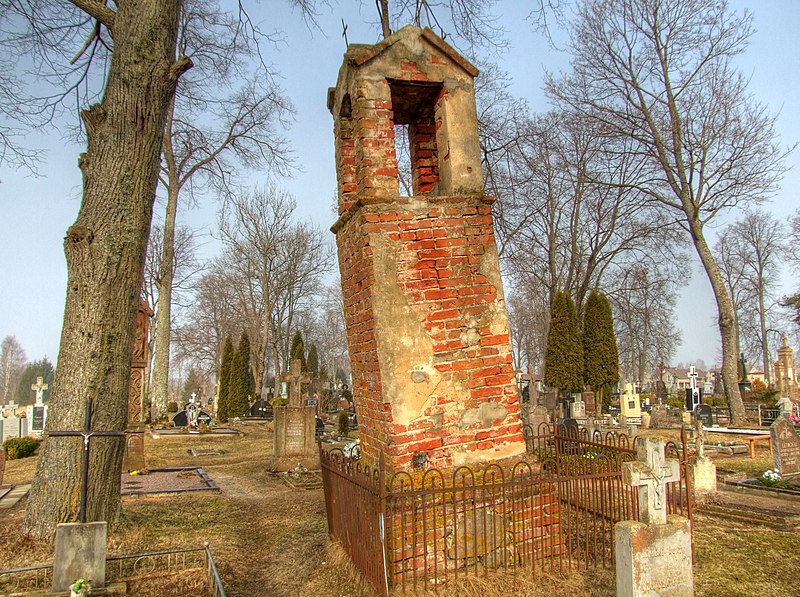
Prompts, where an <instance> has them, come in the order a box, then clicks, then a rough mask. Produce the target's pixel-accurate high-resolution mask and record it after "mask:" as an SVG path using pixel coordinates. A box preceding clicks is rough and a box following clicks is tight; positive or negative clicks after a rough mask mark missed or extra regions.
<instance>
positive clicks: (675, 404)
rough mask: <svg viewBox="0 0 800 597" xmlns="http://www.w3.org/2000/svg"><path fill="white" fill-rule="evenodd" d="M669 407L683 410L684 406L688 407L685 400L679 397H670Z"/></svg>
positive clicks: (668, 398) (668, 400)
mask: <svg viewBox="0 0 800 597" xmlns="http://www.w3.org/2000/svg"><path fill="white" fill-rule="evenodd" d="M667 405H669V406H671V407H672V408H683V407H684V406H686V404H685V402H684V400H682V399H681V398H679V397H678V396H668V397H667Z"/></svg>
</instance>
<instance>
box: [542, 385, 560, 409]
mask: <svg viewBox="0 0 800 597" xmlns="http://www.w3.org/2000/svg"><path fill="white" fill-rule="evenodd" d="M544 407H545V408H546V409H547V411H548V412H553V411H554V410H555V409H557V408H558V394H557V393H556V392H555V391H553V390H550V391H548V392H545V393H544Z"/></svg>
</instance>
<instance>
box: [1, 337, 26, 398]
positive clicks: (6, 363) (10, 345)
mask: <svg viewBox="0 0 800 597" xmlns="http://www.w3.org/2000/svg"><path fill="white" fill-rule="evenodd" d="M27 362H28V357H27V356H26V355H25V349H23V348H22V345H21V344H20V343H19V341H18V340H17V338H16V336H6V337H5V338H3V342H2V344H0V404H8V401H9V400H11V399H12V398H14V392H15V391H16V389H17V385H18V384H19V379H20V377H21V376H22V371H23V370H24V369H25V364H26V363H27Z"/></svg>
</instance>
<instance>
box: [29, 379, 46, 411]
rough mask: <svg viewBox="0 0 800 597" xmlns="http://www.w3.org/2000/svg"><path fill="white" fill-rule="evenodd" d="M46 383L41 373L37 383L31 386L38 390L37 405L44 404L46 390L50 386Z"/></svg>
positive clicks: (32, 388)
mask: <svg viewBox="0 0 800 597" xmlns="http://www.w3.org/2000/svg"><path fill="white" fill-rule="evenodd" d="M49 387H50V386H48V385H47V384H46V383H44V377H42V376H41V375H40V376H39V377H37V378H36V383H35V384H33V385H32V386H31V390H33V391H34V392H36V406H42V405H43V404H44V391H45V390H46V389H47V388H49Z"/></svg>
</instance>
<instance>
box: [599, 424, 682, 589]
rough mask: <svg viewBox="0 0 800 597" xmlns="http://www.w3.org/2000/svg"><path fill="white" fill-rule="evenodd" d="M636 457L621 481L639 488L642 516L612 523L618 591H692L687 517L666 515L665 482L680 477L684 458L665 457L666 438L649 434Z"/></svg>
mask: <svg viewBox="0 0 800 597" xmlns="http://www.w3.org/2000/svg"><path fill="white" fill-rule="evenodd" d="M636 456H637V460H636V461H634V462H626V463H624V464H623V469H622V479H623V482H624V483H626V484H628V485H632V486H633V487H635V488H636V489H637V492H638V504H639V520H638V521H634V520H625V521H622V522H618V523H617V524H616V525H615V527H614V535H615V537H614V545H615V548H616V554H615V559H616V562H615V565H616V572H617V575H616V582H617V597H634V596H636V597H639V596H642V597H643V596H645V595H664V596H666V595H669V596H670V597H691V596H693V595H694V576H693V573H692V534H691V528H690V522H689V519H687V518H683V517H680V516H674V515H670V516H668V515H667V503H666V486H665V484H666V483H668V482H674V481H680V463H679V462H678V461H677V460H672V459H670V460H666V459H665V458H664V442H663V440H660V439H656V438H645V440H644V441H640V442H638V443H637V445H636Z"/></svg>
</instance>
